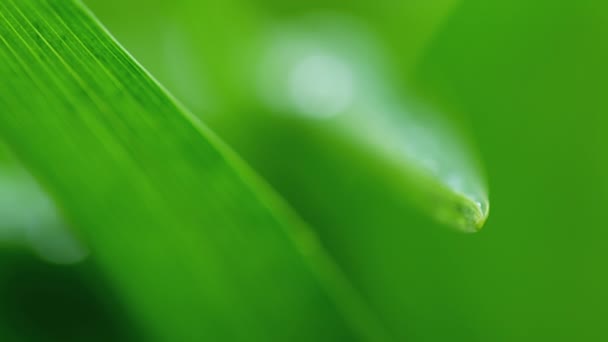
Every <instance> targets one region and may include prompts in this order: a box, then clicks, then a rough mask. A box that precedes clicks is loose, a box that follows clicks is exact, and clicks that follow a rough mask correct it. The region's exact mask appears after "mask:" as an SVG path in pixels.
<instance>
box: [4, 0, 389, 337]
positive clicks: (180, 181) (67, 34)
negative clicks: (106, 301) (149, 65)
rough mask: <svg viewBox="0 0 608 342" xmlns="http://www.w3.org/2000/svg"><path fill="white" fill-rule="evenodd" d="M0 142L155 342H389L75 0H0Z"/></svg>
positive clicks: (308, 238)
mask: <svg viewBox="0 0 608 342" xmlns="http://www.w3.org/2000/svg"><path fill="white" fill-rule="evenodd" d="M0 80H1V81H0V87H1V90H2V91H0V134H1V135H2V137H3V138H4V139H5V140H6V142H7V143H8V145H9V146H10V147H11V149H12V150H13V151H14V152H15V153H16V155H17V156H18V157H19V159H20V160H21V161H22V162H23V163H24V165H25V166H26V167H28V169H29V170H30V171H31V172H32V173H33V174H34V175H35V176H36V178H37V179H38V180H39V181H40V182H41V183H42V184H43V185H44V187H45V188H46V190H47V191H48V192H49V193H50V194H51V195H52V197H53V198H54V199H55V200H56V202H57V205H58V206H59V208H60V210H61V211H62V213H63V214H64V216H65V218H66V219H67V220H68V221H69V223H70V226H72V227H74V228H75V229H76V230H77V232H78V233H79V234H80V235H81V236H82V237H83V239H84V240H85V241H86V243H87V244H88V245H89V246H90V248H91V250H92V253H93V254H92V255H93V257H94V258H95V260H96V261H97V262H98V263H100V264H101V265H102V267H103V268H104V269H105V271H106V273H107V274H108V275H109V276H110V278H111V279H112V280H113V281H114V284H115V286H116V287H117V288H118V290H119V291H121V293H122V294H123V295H124V297H125V298H126V299H127V301H128V302H129V303H130V305H131V308H132V310H133V313H134V314H135V315H136V316H137V317H139V318H140V321H141V324H142V326H143V327H144V329H145V330H146V332H147V333H148V334H149V335H150V336H151V337H153V338H156V339H159V340H164V341H186V340H210V341H223V340H230V341H240V340H242V341H245V340H260V341H262V340H265V341H270V340H292V341H293V340H301V341H310V340H316V341H323V340H327V341H330V340H337V339H338V340H339V339H347V340H374V341H378V340H386V339H387V338H386V336H385V335H384V331H383V329H382V328H381V326H380V324H379V323H378V322H377V320H376V319H375V317H374V316H373V315H372V314H371V313H370V312H369V310H368V309H367V308H366V306H365V304H364V303H363V301H362V300H361V299H360V298H359V297H358V295H357V294H356V293H355V291H354V290H353V289H352V288H351V287H350V285H349V284H348V282H347V281H346V280H345V279H344V278H343V276H342V275H341V274H340V272H339V270H337V268H336V267H335V266H334V265H333V264H332V261H331V260H330V259H329V258H328V257H327V256H326V254H325V253H324V251H323V250H322V249H321V247H320V246H319V244H318V242H317V241H316V239H315V237H314V235H312V233H311V232H310V231H309V229H308V228H307V227H305V226H304V225H303V224H302V223H301V222H300V221H299V219H297V218H296V217H295V215H293V214H292V212H291V211H290V210H289V209H288V208H286V207H285V206H284V205H283V204H282V202H281V200H280V199H278V198H277V197H276V196H275V195H274V194H273V193H272V192H271V191H270V190H269V189H268V188H267V187H266V186H265V185H264V184H263V183H262V182H261V181H260V180H258V179H257V178H256V176H255V175H253V173H252V172H251V171H250V170H249V169H248V168H247V167H246V166H245V165H244V164H243V163H242V162H241V161H240V160H239V159H238V158H237V157H236V156H235V155H234V154H233V153H232V152H231V151H230V150H229V149H228V148H227V147H226V146H225V145H223V143H222V142H221V141H219V140H218V139H217V138H216V137H215V136H214V135H213V133H212V132H210V131H209V130H208V129H207V128H206V127H205V126H203V125H202V124H201V123H200V122H199V121H197V120H196V119H195V118H194V117H193V116H192V115H190V114H189V113H188V112H187V111H186V110H184V109H183V108H181V107H180V106H179V105H177V104H176V103H175V101H174V100H173V99H172V98H171V97H170V96H169V95H168V94H167V93H166V92H165V91H164V90H163V89H162V88H161V87H160V86H159V85H158V84H157V83H156V82H155V81H154V80H153V79H152V78H151V77H150V76H149V75H148V74H147V73H146V72H145V71H144V70H143V69H142V68H141V67H140V66H139V65H138V64H137V63H136V62H135V61H134V60H133V59H132V58H131V57H130V56H129V55H128V54H127V53H126V52H125V51H124V50H123V49H122V48H120V47H119V46H118V45H117V44H116V42H115V41H114V40H113V39H112V38H111V37H110V36H109V35H108V34H107V33H106V32H105V31H104V30H103V29H102V27H101V26H100V25H99V24H98V23H97V22H96V21H95V20H94V19H93V18H92V16H91V15H90V14H89V13H88V12H87V11H86V10H85V9H84V8H83V7H82V5H81V4H80V3H77V2H74V1H69V0H64V1H49V0H2V1H0Z"/></svg>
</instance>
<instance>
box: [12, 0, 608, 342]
mask: <svg viewBox="0 0 608 342" xmlns="http://www.w3.org/2000/svg"><path fill="white" fill-rule="evenodd" d="M85 3H87V5H88V6H89V7H90V8H91V9H92V11H93V12H94V13H95V14H96V15H97V17H98V18H99V19H100V20H101V22H102V23H104V25H106V26H107V27H108V29H109V30H110V32H112V34H113V35H114V36H115V37H116V38H117V39H118V41H119V42H121V43H122V44H123V45H124V46H125V47H126V49H127V50H128V51H130V52H131V53H132V54H133V56H134V57H135V58H136V59H137V60H138V61H140V62H141V63H142V65H143V66H144V67H146V68H147V69H148V70H149V71H150V72H151V73H152V74H153V75H154V76H155V77H157V78H158V80H159V81H160V82H161V83H162V84H163V85H164V86H165V87H166V88H167V89H168V90H169V91H170V92H172V93H173V94H174V95H175V96H176V97H177V98H178V99H179V100H180V101H181V102H183V103H184V104H185V105H186V106H187V107H188V108H190V109H191V110H192V111H193V112H194V113H195V114H197V115H199V116H200V117H201V118H202V119H203V121H204V122H206V123H207V124H208V125H209V126H210V127H211V128H212V129H213V130H215V131H216V132H217V133H218V135H219V136H220V137H221V138H223V139H224V140H225V141H227V142H228V144H229V145H231V146H232V147H233V148H234V149H235V150H236V151H237V152H238V153H239V154H241V155H242V156H243V157H244V158H245V159H246V161H248V162H249V163H250V164H251V165H252V166H253V167H254V169H255V170H256V171H258V172H259V173H260V174H261V175H262V176H263V177H264V178H265V179H266V180H267V181H268V182H269V183H270V184H271V185H272V186H273V187H274V188H275V189H277V191H278V192H279V193H280V194H281V195H282V196H283V197H284V198H285V199H286V200H287V201H288V202H289V204H291V205H292V207H293V208H294V209H295V210H296V211H297V212H298V213H299V214H300V215H301V216H302V217H303V218H304V220H305V221H307V222H308V223H309V224H310V225H311V226H312V227H313V228H314V229H315V230H316V232H317V233H318V234H319V236H320V237H321V241H322V243H323V244H324V245H325V246H326V247H327V249H328V250H329V252H330V254H331V255H332V256H333V257H334V258H335V260H336V261H337V263H338V264H339V266H340V267H341V268H342V269H343V270H344V271H345V273H346V274H347V275H348V276H349V278H350V279H351V280H352V282H353V283H354V285H355V287H356V288H357V289H358V290H359V291H360V292H361V293H362V294H363V296H364V297H365V299H366V300H367V301H368V302H369V303H370V305H371V307H372V309H373V310H374V311H375V312H376V313H378V315H379V316H380V318H381V320H382V321H383V322H384V323H385V324H386V326H387V329H388V330H389V331H390V333H391V335H393V336H394V337H395V339H396V340H398V341H602V340H606V339H608V324H606V322H605V321H606V318H607V317H608V274H607V273H606V270H605V264H606V261H607V260H608V248H607V244H608V224H607V222H608V211H607V210H605V208H604V206H605V204H606V203H608V187H607V185H608V183H607V181H606V170H607V167H608V155H607V154H606V150H607V148H608V134H606V132H608V96H607V95H606V90H607V89H608V65H607V62H606V61H608V40H606V37H608V4H604V3H602V2H600V1H592V0H589V1H577V2H555V1H548V0H547V1H545V0H542V1H541V0H539V1H523V0H515V1H507V2H488V1H481V0H469V1H467V0H462V1H458V0H435V1H406V0H403V1H390V0H380V1H373V2H371V1H363V0H358V1H351V2H348V3H346V2H343V1H337V0H325V1H317V0H315V1H270V0H267V1H263V0H257V1H255V0H240V1H237V0H226V1H194V0H178V1H160V0H156V1H143V0H105V1H100V0H87V1H85ZM317 17H323V18H324V19H322V21H323V23H325V24H319V23H320V21H315V20H316V19H306V18H317ZM302 18H304V19H302ZM344 18H346V19H344ZM345 20H346V21H347V22H349V23H352V22H354V23H356V24H355V25H351V24H348V25H346V26H343V27H342V30H341V31H340V32H341V33H339V34H338V35H337V37H338V38H336V39H337V40H338V41H339V42H344V41H345V40H348V39H349V38H348V37H355V36H356V37H361V36H362V35H363V36H365V37H366V38H365V40H364V41H365V42H371V43H369V44H368V43H366V45H363V46H362V47H361V46H360V50H361V51H359V50H357V49H354V50H348V48H347V49H346V51H351V52H352V53H353V54H354V56H353V60H354V61H356V62H357V61H362V62H360V63H361V65H363V67H362V68H363V69H365V70H371V71H369V72H370V74H372V75H375V76H378V75H380V76H378V77H379V81H378V83H373V82H372V83H370V85H369V87H370V90H369V91H370V92H373V91H379V92H381V93H384V92H386V90H385V88H386V89H389V88H390V89H391V90H390V92H393V93H394V94H397V96H400V94H403V96H404V97H406V94H407V97H410V96H412V97H415V98H417V99H422V101H426V102H428V103H432V104H433V106H435V107H436V108H441V110H440V113H439V114H440V115H441V116H442V117H444V118H446V119H447V120H448V121H449V122H451V123H452V124H453V125H454V126H455V127H458V129H459V130H460V131H461V132H464V134H465V135H466V137H467V140H468V141H469V144H470V145H471V146H472V149H473V150H475V151H478V153H477V152H474V154H476V155H477V154H478V155H479V156H480V157H479V158H478V159H479V160H480V164H482V165H483V168H484V169H485V172H483V173H485V175H486V177H487V183H488V187H489V189H490V190H491V196H490V199H491V203H492V214H491V215H490V218H489V220H488V222H487V223H486V226H485V228H484V229H483V231H481V232H480V233H477V234H473V235H470V234H462V233H458V232H455V231H453V230H450V229H446V227H444V225H443V224H440V223H436V221H435V220H434V219H433V218H432V217H429V215H426V214H425V213H424V212H423V211H421V210H419V209H418V208H417V207H416V206H413V205H412V204H411V201H410V200H408V199H407V197H408V191H407V186H406V185H407V184H405V185H403V184H401V183H399V182H398V181H396V179H398V174H397V172H398V170H396V169H391V168H390V167H387V166H386V164H383V161H382V157H381V156H378V155H375V154H374V153H373V151H371V152H369V151H365V150H359V149H357V148H355V147H356V144H352V143H351V142H350V141H349V140H346V142H345V140H344V139H341V138H340V137H339V136H334V135H332V132H334V131H332V130H328V131H326V130H324V129H325V128H324V126H323V125H324V124H317V123H316V122H313V123H311V122H309V120H304V119H300V118H299V117H298V116H289V115H283V113H282V112H284V111H288V110H289V107H284V106H283V107H282V106H281V105H280V104H279V105H278V107H273V105H272V104H270V105H269V104H267V103H264V101H263V100H260V97H258V96H257V95H256V94H255V86H252V85H251V84H253V83H255V82H254V81H251V79H252V77H253V78H254V79H255V77H256V76H255V75H254V76H252V74H255V72H257V71H255V70H253V69H255V68H257V67H258V64H257V62H256V58H258V57H256V55H255V52H256V51H259V50H263V49H264V46H265V45H264V44H265V43H264V37H265V34H266V33H265V32H269V31H271V32H275V31H279V33H286V34H289V33H290V32H296V33H295V34H296V35H299V34H302V32H303V33H308V32H313V33H314V32H317V31H318V32H321V34H317V35H315V34H312V37H313V38H311V39H316V38H315V37H325V36H324V32H325V31H323V30H324V29H323V25H326V23H342V22H344V21H345ZM344 27H346V28H344ZM353 27H356V28H357V30H358V33H356V35H355V34H354V33H353V35H349V33H348V32H349V31H348V30H351V29H352V28H353ZM332 32H333V31H332ZM344 32H346V33H344ZM360 32H364V33H363V34H362V35H361V34H360ZM345 37H346V38H345ZM369 37H371V38H369ZM288 40H289V38H288ZM330 42H331V39H330ZM330 45H331V43H330ZM347 45H348V44H347ZM357 58H359V59H357ZM373 63H378V65H374V64H373ZM278 67H279V66H277V68H278ZM268 70H272V67H271V68H270V69H267V70H266V71H268ZM263 72H264V71H263ZM269 77H272V76H269ZM372 78H373V77H372ZM378 84H379V85H378ZM273 91H279V90H273ZM279 95H280V94H279ZM279 95H277V97H279ZM380 98H384V97H382V96H380ZM319 126H322V127H319ZM3 154H7V153H3ZM6 163H7V162H5V164H6ZM0 199H1V198H0ZM1 203H3V202H2V201H0V204H1ZM2 212H3V211H2V210H0V213H2ZM5 221H6V220H5ZM8 221H9V222H10V220H8ZM14 225H18V224H14ZM6 231H8V228H7V230H6ZM16 234H17V235H18V233H16ZM4 240H5V241H3V242H2V245H0V246H1V247H2V248H1V249H0V253H1V256H0V340H2V341H97V340H99V341H108V340H125V341H127V340H128V341H131V340H145V338H144V337H142V336H145V333H144V332H142V331H139V328H135V325H133V324H131V320H132V318H131V317H129V316H128V314H126V312H127V310H125V307H124V303H122V302H121V300H120V296H118V295H117V293H116V291H115V289H113V288H112V287H111V286H107V285H106V283H107V282H106V280H105V278H104V277H103V276H102V275H101V274H100V273H99V272H98V271H97V270H96V266H95V264H94V262H93V261H91V260H90V259H86V260H85V261H83V262H80V263H77V264H74V265H56V264H50V263H47V262H45V261H43V260H42V259H40V258H38V257H37V256H35V255H34V253H31V252H30V249H26V248H23V247H22V244H20V243H16V242H14V241H15V239H9V238H6V239H4ZM17 240H18V239H17ZM159 324H160V323H159ZM235 329H238V328H237V327H235ZM1 334H4V335H1Z"/></svg>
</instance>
